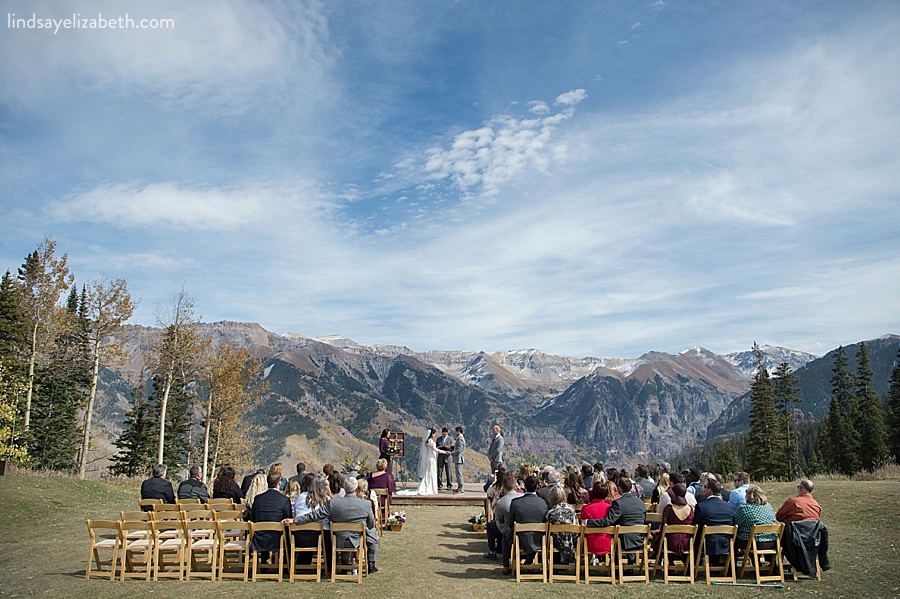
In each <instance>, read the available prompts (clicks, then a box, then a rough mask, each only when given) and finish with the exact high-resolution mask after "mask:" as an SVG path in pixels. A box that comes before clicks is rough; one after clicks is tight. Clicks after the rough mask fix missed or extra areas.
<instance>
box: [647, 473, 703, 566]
mask: <svg viewBox="0 0 900 599" xmlns="http://www.w3.org/2000/svg"><path fill="white" fill-rule="evenodd" d="M666 493H667V494H668V495H669V498H670V499H671V501H670V502H669V505H667V506H666V509H665V510H664V511H663V514H662V523H663V525H666V524H671V525H676V526H677V525H681V524H691V523H692V522H693V521H694V508H692V507H691V506H689V505H688V504H687V499H685V495H687V488H686V487H685V486H684V485H683V484H681V483H679V484H677V485H675V486H673V487H670V488H669V490H668V491H666ZM690 539H691V537H690V535H689V534H686V533H670V534H666V542H667V543H668V551H669V553H675V554H677V555H683V554H685V553H687V552H688V549H689V548H690ZM660 541H661V539H657V540H656V542H657V545H656V547H657V549H658V548H659V547H661V546H662V545H661V543H660Z"/></svg>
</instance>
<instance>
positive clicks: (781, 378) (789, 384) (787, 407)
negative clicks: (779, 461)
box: [772, 362, 801, 478]
mask: <svg viewBox="0 0 900 599" xmlns="http://www.w3.org/2000/svg"><path fill="white" fill-rule="evenodd" d="M772 388H773V390H774V392H775V407H776V408H777V410H778V412H779V413H780V415H781V421H782V425H783V426H784V433H783V436H784V459H785V462H786V464H787V471H786V472H785V473H784V475H786V476H787V477H788V478H794V477H796V476H798V475H799V474H800V472H798V470H799V461H800V460H799V452H798V446H797V422H796V417H795V415H794V406H795V405H796V404H798V403H800V401H801V399H800V383H799V382H798V381H797V376H796V375H795V374H794V373H793V372H792V371H791V367H790V366H789V365H788V364H787V362H782V363H781V364H779V365H778V367H777V368H776V369H775V378H774V380H773V383H772Z"/></svg>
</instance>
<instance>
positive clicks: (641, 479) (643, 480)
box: [634, 464, 656, 499]
mask: <svg viewBox="0 0 900 599" xmlns="http://www.w3.org/2000/svg"><path fill="white" fill-rule="evenodd" d="M634 477H635V478H634V484H635V485H637V487H640V493H639V496H640V497H641V498H642V499H643V498H644V497H646V498H647V499H650V498H651V497H653V490H654V489H655V488H656V483H655V482H653V480H651V478H650V469H649V468H647V466H645V465H644V464H638V465H637V468H635V469H634ZM637 487H635V488H636V489H637Z"/></svg>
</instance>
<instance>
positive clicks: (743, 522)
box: [732, 485, 778, 550]
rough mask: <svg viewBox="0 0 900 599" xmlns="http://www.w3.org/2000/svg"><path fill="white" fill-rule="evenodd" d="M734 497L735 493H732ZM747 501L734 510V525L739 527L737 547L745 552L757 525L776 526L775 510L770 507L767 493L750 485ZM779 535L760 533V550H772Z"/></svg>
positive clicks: (757, 539)
mask: <svg viewBox="0 0 900 599" xmlns="http://www.w3.org/2000/svg"><path fill="white" fill-rule="evenodd" d="M732 495H733V492H732ZM745 499H746V501H745V502H744V503H742V504H740V505H739V506H737V507H736V508H735V510H734V523H735V524H737V526H738V532H737V538H738V542H737V545H738V547H739V549H740V550H743V548H744V546H745V545H746V543H747V541H748V540H749V539H750V529H751V528H753V526H755V525H757V524H775V523H776V520H775V510H773V509H772V506H771V505H769V502H768V498H767V497H766V493H765V491H763V490H762V489H760V488H759V487H757V486H756V485H748V487H747V493H746V495H745ZM777 539H778V535H777V534H775V533H759V534H757V535H756V544H757V546H758V547H759V548H760V549H772V548H774V547H775V541H776V540H777Z"/></svg>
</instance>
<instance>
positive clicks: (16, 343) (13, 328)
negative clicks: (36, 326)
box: [0, 270, 28, 368]
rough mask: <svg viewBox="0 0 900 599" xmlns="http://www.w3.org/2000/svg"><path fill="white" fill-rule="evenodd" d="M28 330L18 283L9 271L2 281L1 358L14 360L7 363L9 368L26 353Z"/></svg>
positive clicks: (0, 304)
mask: <svg viewBox="0 0 900 599" xmlns="http://www.w3.org/2000/svg"><path fill="white" fill-rule="evenodd" d="M26 328H27V327H26V325H25V312H24V309H23V306H22V302H21V294H20V293H19V289H18V282H17V281H16V279H15V278H14V277H13V276H12V275H11V274H10V272H9V271H8V270H7V271H6V273H5V274H4V275H3V278H2V280H0V356H5V357H7V358H9V359H10V360H12V362H8V363H7V367H8V368H9V367H13V364H14V363H16V362H18V361H19V360H20V359H21V357H22V355H23V353H24V349H25V346H26V340H27V335H28V334H27V331H26Z"/></svg>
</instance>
